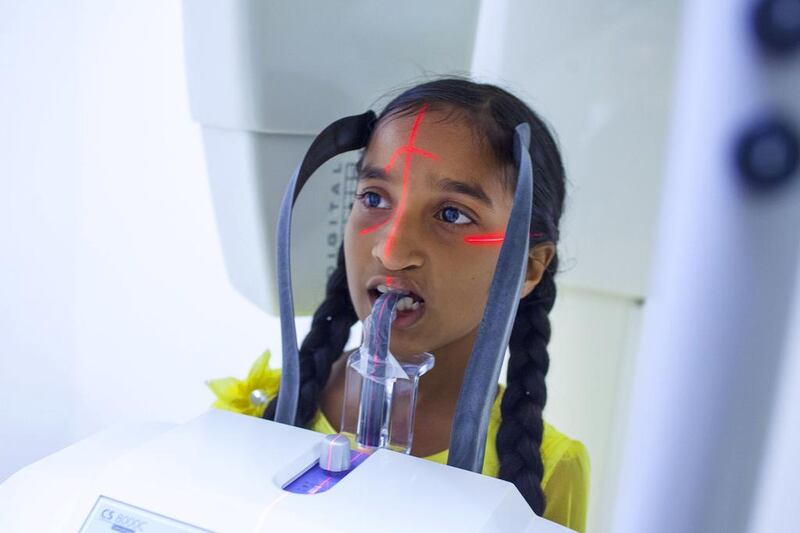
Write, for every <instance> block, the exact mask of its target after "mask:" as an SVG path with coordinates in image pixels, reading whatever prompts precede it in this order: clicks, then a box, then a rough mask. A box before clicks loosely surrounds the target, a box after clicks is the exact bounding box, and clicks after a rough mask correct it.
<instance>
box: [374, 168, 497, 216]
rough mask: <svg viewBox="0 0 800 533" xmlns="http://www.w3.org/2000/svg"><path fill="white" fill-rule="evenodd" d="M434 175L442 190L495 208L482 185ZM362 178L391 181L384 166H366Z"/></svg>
mask: <svg viewBox="0 0 800 533" xmlns="http://www.w3.org/2000/svg"><path fill="white" fill-rule="evenodd" d="M433 177H434V178H438V179H437V181H438V183H437V187H438V189H439V190H440V191H442V192H454V193H457V194H463V195H464V196H469V197H470V198H473V199H475V200H477V201H478V202H480V203H482V204H484V205H485V206H486V207H488V208H489V209H494V204H493V203H492V199H491V198H490V197H489V195H488V194H486V191H484V190H483V188H482V187H481V186H480V185H477V184H472V183H467V182H464V181H458V180H454V179H451V178H443V177H438V176H433ZM362 179H376V180H382V181H390V180H391V177H390V176H389V175H388V174H387V173H386V171H385V170H384V169H382V168H379V167H372V166H365V167H364V168H362V169H361V170H360V171H359V173H358V181H361V180H362Z"/></svg>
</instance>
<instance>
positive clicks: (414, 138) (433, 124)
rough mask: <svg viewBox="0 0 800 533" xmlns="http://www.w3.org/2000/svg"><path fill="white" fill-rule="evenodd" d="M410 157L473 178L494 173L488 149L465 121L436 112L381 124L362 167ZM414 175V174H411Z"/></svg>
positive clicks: (430, 111)
mask: <svg viewBox="0 0 800 533" xmlns="http://www.w3.org/2000/svg"><path fill="white" fill-rule="evenodd" d="M401 153H402V155H405V154H411V155H412V156H413V157H412V160H413V163H412V168H413V166H414V164H417V165H419V164H420V163H421V161H422V160H426V163H427V164H429V165H430V164H432V165H435V166H437V167H440V168H446V169H451V170H459V169H463V170H464V171H466V170H471V171H470V174H471V175H472V174H474V175H475V176H476V177H479V176H480V175H484V176H485V175H487V174H488V173H494V172H496V171H497V169H496V168H495V163H494V158H493V157H492V154H491V153H490V151H489V149H488V146H487V145H485V144H484V143H481V142H480V141H479V138H478V136H477V135H476V133H475V130H474V128H473V127H472V126H470V125H469V124H468V123H467V122H466V119H464V118H461V117H457V116H454V114H453V113H445V112H442V111H438V110H425V109H423V110H420V111H416V112H413V113H408V114H405V115H402V116H395V117H390V118H389V119H388V120H383V121H381V122H380V123H379V124H378V126H377V128H376V129H375V132H374V133H373V134H372V137H371V139H370V142H369V146H368V147H367V150H366V152H365V155H364V163H365V164H368V165H373V166H384V165H386V164H388V163H389V161H390V160H391V159H392V157H393V156H394V157H395V158H396V157H397V155H400V154H401ZM412 172H413V170H412Z"/></svg>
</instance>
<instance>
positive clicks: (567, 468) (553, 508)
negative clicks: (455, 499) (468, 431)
mask: <svg viewBox="0 0 800 533" xmlns="http://www.w3.org/2000/svg"><path fill="white" fill-rule="evenodd" d="M207 384H208V386H209V387H210V388H211V390H212V391H213V392H214V394H215V395H216V396H217V400H216V401H215V402H214V404H213V406H214V407H217V408H220V409H226V410H229V411H234V412H237V413H242V414H248V415H253V416H261V414H262V413H263V411H264V405H263V404H253V403H252V402H251V392H252V391H254V390H261V391H263V392H264V394H265V395H266V396H267V397H268V398H272V397H273V396H274V395H275V394H276V393H277V391H278V387H279V386H280V370H275V369H271V368H269V352H268V351H267V352H264V354H262V356H261V357H259V358H258V359H257V360H256V362H255V363H254V364H253V366H252V368H251V369H250V373H249V374H248V376H247V378H246V379H244V380H239V379H236V378H222V379H215V380H210V381H208V382H207ZM504 393H505V388H504V387H503V386H502V385H500V393H499V394H498V395H497V397H496V398H495V401H494V404H493V405H492V411H491V416H490V418H489V428H488V435H487V438H486V451H485V455H484V460H483V474H484V475H487V476H492V477H497V474H498V472H499V470H500V462H499V461H498V457H497V448H496V447H495V439H496V437H497V430H498V428H499V427H500V422H501V420H502V417H501V414H500V402H501V400H502V398H503V394H504ZM310 429H312V430H314V431H318V432H320V433H324V434H332V433H336V430H335V429H334V428H333V426H332V425H331V424H330V422H329V421H328V420H327V419H326V418H325V415H324V414H323V413H322V411H320V410H317V414H316V416H315V417H314V419H313V420H312V421H311V428H310ZM540 451H541V455H542V463H543V464H544V476H543V479H542V488H543V490H544V495H545V499H546V502H547V505H546V507H545V511H544V517H545V518H547V519H548V520H552V521H553V522H556V523H559V524H561V525H564V526H566V527H568V528H570V529H573V530H575V531H579V532H581V533H583V532H584V531H585V530H586V510H587V506H588V496H589V455H588V453H587V452H586V448H585V447H584V445H583V444H582V443H581V442H579V441H577V440H573V439H570V438H569V437H567V436H566V435H564V434H563V433H561V432H559V431H558V430H557V429H555V428H554V427H553V426H551V425H550V424H548V423H547V422H545V423H544V434H543V435H542V445H541V448H540ZM447 452H448V450H443V451H441V452H438V453H435V454H433V455H429V456H427V457H425V458H424V459H428V460H430V461H435V462H437V463H442V464H447Z"/></svg>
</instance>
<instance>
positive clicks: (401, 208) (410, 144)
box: [383, 104, 432, 258]
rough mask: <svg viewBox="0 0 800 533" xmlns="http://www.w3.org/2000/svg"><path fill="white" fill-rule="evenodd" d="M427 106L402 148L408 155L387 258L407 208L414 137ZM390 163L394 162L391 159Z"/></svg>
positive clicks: (387, 245)
mask: <svg viewBox="0 0 800 533" xmlns="http://www.w3.org/2000/svg"><path fill="white" fill-rule="evenodd" d="M427 108H428V104H425V105H424V106H422V109H420V111H419V113H418V114H417V118H416V120H415V121H414V126H413V127H412V128H411V135H410V136H409V138H408V144H407V145H406V146H404V147H401V148H400V149H401V150H403V153H404V155H405V156H406V157H405V165H404V167H403V192H402V195H401V196H400V204H399V205H398V207H397V216H396V217H395V218H394V221H393V223H392V229H391V230H390V233H389V238H387V239H386V245H385V246H384V248H383V255H384V257H386V258H388V257H389V254H390V252H391V250H392V245H393V244H394V239H395V235H396V233H397V226H398V223H399V222H400V218H401V217H402V216H403V211H404V210H405V206H406V196H407V194H408V173H409V171H410V170H411V157H412V156H413V155H414V139H415V138H416V137H417V131H418V130H419V125H420V124H421V123H422V118H423V117H424V116H425V110H426V109H427ZM431 155H432V154H431ZM390 163H392V162H391V161H390Z"/></svg>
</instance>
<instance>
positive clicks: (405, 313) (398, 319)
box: [367, 287, 425, 329]
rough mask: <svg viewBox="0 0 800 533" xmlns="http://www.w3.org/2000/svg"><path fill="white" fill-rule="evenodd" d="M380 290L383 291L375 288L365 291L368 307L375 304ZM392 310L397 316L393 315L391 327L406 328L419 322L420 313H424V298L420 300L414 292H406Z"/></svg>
mask: <svg viewBox="0 0 800 533" xmlns="http://www.w3.org/2000/svg"><path fill="white" fill-rule="evenodd" d="M381 288H383V287H381ZM381 292H385V291H380V290H378V289H377V288H376V289H369V290H368V291H367V293H368V294H369V305H370V307H372V306H374V305H375V301H376V300H377V299H378V297H379V296H380V295H381ZM394 310H395V312H396V313H397V316H395V319H394V321H393V322H392V329H408V328H410V327H411V326H413V325H414V324H416V323H417V322H419V320H420V319H421V318H422V315H424V314H425V300H422V299H421V298H420V297H419V296H417V295H416V294H414V293H408V295H407V296H405V297H404V298H402V299H401V300H400V301H399V302H398V303H397V306H396V307H395V308H394Z"/></svg>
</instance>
